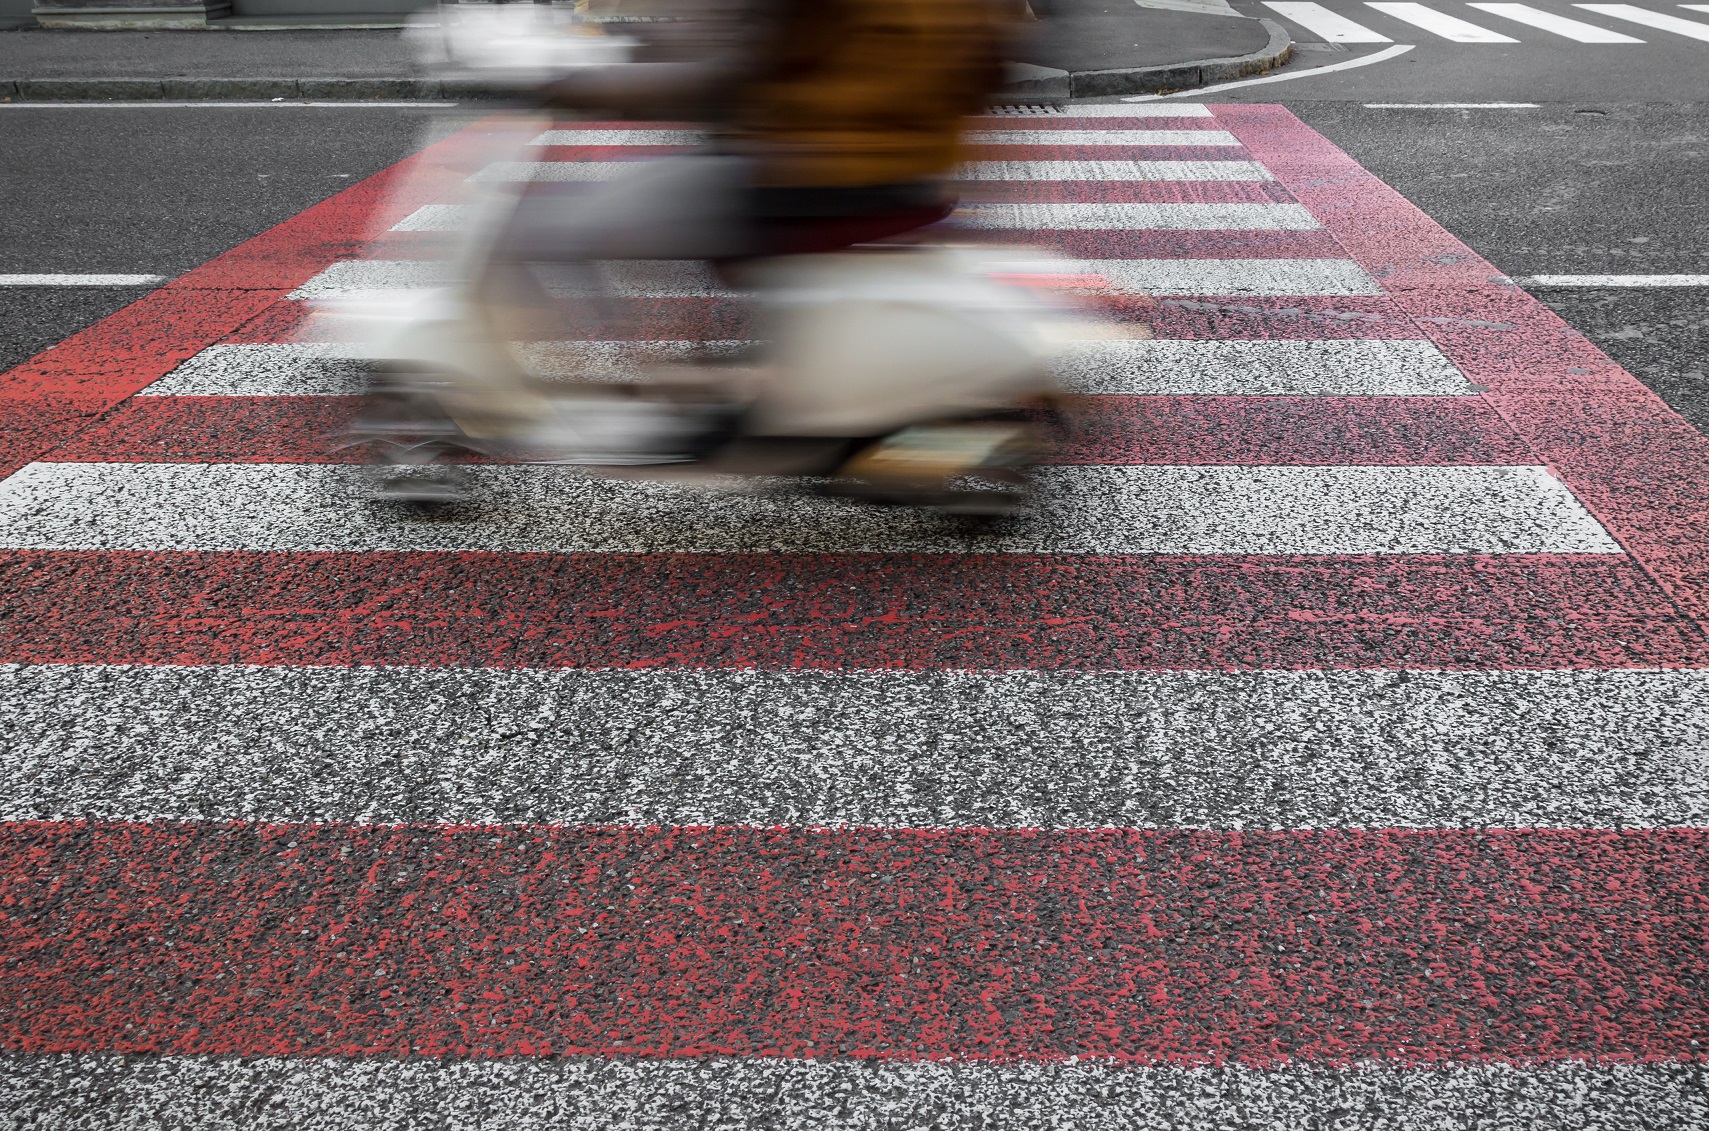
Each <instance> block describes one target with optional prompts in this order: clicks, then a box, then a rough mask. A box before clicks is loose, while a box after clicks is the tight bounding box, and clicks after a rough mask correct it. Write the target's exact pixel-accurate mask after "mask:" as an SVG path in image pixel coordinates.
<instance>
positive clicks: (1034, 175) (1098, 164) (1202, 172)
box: [959, 161, 1276, 181]
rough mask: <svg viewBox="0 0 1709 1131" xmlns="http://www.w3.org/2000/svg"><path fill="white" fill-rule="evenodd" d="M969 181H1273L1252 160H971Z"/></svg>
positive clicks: (965, 172)
mask: <svg viewBox="0 0 1709 1131" xmlns="http://www.w3.org/2000/svg"><path fill="white" fill-rule="evenodd" d="M959 175H960V176H961V177H962V178H964V179H965V180H970V181H1273V180H1275V179H1276V178H1275V177H1274V176H1272V175H1271V173H1270V170H1268V169H1266V168H1264V166H1262V165H1260V164H1259V163H1258V162H1256V161H972V162H969V163H968V164H966V165H963V166H962V167H961V170H960V173H959Z"/></svg>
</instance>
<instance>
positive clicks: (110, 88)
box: [0, 0, 1292, 101]
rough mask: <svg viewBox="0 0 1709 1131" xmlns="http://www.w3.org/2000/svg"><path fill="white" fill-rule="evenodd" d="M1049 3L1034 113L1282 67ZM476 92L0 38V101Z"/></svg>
mask: <svg viewBox="0 0 1709 1131" xmlns="http://www.w3.org/2000/svg"><path fill="white" fill-rule="evenodd" d="M1155 2H1157V3H1163V4H1167V5H1169V7H1168V8H1150V7H1147V8H1142V7H1140V6H1138V5H1137V4H1135V3H1133V2H1132V0H1049V3H1048V5H1047V4H1046V3H1042V2H1041V3H1037V4H1035V8H1038V9H1040V10H1041V11H1045V12H1047V13H1048V17H1047V18H1046V19H1044V20H1042V21H1041V22H1040V23H1039V24H1038V25H1036V26H1037V28H1038V32H1037V34H1036V35H1035V36H1034V37H1033V38H1032V40H1031V42H1029V43H1027V44H1026V45H1025V46H1024V47H1023V48H1022V49H1021V51H1020V52H1019V53H1018V54H1019V55H1020V60H1019V61H1020V63H1021V64H1022V66H1020V67H1017V68H1016V78H1017V80H1018V81H1017V82H1016V83H1015V85H1014V89H1013V90H1012V91H1011V93H1012V94H1013V95H1015V96H1017V97H1026V98H1029V99H1036V100H1039V101H1061V100H1063V99H1066V98H1070V97H1074V98H1087V97H1108V96H1111V95H1120V94H1143V93H1153V92H1156V91H1161V90H1179V89H1186V88H1191V87H1194V86H1200V85H1204V84H1206V83H1211V82H1219V81H1224V80H1227V79H1231V78H1237V77H1240V76H1241V75H1246V74H1254V73H1257V72H1259V71H1262V70H1267V69H1269V68H1270V67H1274V66H1277V65H1279V64H1280V63H1281V62H1283V61H1285V60H1286V58H1287V54H1288V52H1289V51H1290V50H1291V47H1292V45H1291V43H1290V42H1289V40H1288V37H1287V35H1286V33H1285V32H1283V31H1282V30H1281V29H1280V28H1279V27H1277V26H1276V25H1274V24H1270V23H1269V22H1268V21H1261V20H1253V19H1247V18H1245V17H1242V16H1231V15H1217V14H1209V13H1207V12H1205V11H1188V10H1178V9H1184V8H1202V7H1214V6H1216V5H1218V4H1219V3H1220V0H1155ZM476 93H479V92H478V91H474V90H471V89H469V88H466V87H452V86H451V85H449V84H443V83H440V82H438V81H436V80H431V79H422V78H418V77H417V76H416V75H415V73H414V70H413V67H412V66H411V63H410V59H409V55H408V52H407V51H406V50H405V49H404V46H403V43H402V41H401V39H400V37H399V34H398V33H397V32H396V31H389V30H355V29H337V30H331V29H329V30H309V29H301V30H289V31H265V32H250V33H244V34H239V33H230V32H224V33H222V32H217V31H109V32H86V31H42V30H20V31H10V32H0V101H13V100H25V101H32V100H33V101H41V100H61V99H75V100H82V99H91V100H106V99H201V98H241V99H248V98H317V99H371V98H440V97H456V96H468V95H471V94H476Z"/></svg>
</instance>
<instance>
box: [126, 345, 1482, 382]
mask: <svg viewBox="0 0 1709 1131" xmlns="http://www.w3.org/2000/svg"><path fill="white" fill-rule="evenodd" d="M747 344H748V343H746V342H739V341H713V342H686V341H662V342H529V343H523V344H521V345H520V346H519V347H518V353H519V355H520V356H521V358H522V359H523V361H524V363H525V364H526V365H527V367H528V368H529V369H530V370H531V371H532V372H534V373H537V374H539V375H540V376H542V377H548V378H552V377H556V378H571V377H575V378H580V379H591V380H607V381H632V380H638V379H640V377H641V376H642V367H643V366H645V365H647V364H650V363H657V362H670V361H682V360H686V359H688V358H689V357H691V356H693V355H695V354H696V353H706V354H710V355H712V356H729V355H730V354H732V353H734V352H736V351H737V350H740V349H741V348H743V347H744V346H746V345H747ZM350 351H351V347H349V346H334V345H309V344H301V343H291V344H279V345H219V346H210V347H208V348H207V349H205V350H203V351H202V352H201V353H199V354H197V355H195V356H194V357H192V358H190V359H189V360H188V361H186V362H185V363H184V364H183V365H180V366H179V367H178V368H177V369H175V370H173V371H172V372H171V373H168V374H167V375H166V376H165V377H162V378H161V379H160V380H158V381H156V382H154V383H153V384H152V385H149V386H148V387H147V388H145V389H143V390H142V391H141V393H140V394H138V395H140V396H145V397H146V396H221V397H280V396H299V397H301V396H352V395H355V394H358V393H361V392H362V391H363V388H364V382H365V376H364V374H365V368H364V366H363V365H362V364H360V363H359V362H356V361H354V360H351V356H352V355H351V352H350ZM1056 370H1057V376H1058V378H1059V380H1061V381H1062V383H1063V385H1064V386H1065V387H1066V388H1067V390H1068V391H1070V392H1075V393H1090V394H1112V393H1113V394H1126V395H1137V396H1161V395H1174V394H1183V395H1186V394H1202V395H1223V394H1228V395H1245V396H1267V395H1286V396H1324V395H1362V396H1456V395H1466V394H1469V393H1473V392H1475V391H1476V390H1475V388H1474V387H1473V385H1472V384H1471V382H1469V381H1468V380H1466V378H1465V377H1464V376H1463V375H1462V374H1461V373H1460V371H1459V370H1457V369H1455V368H1454V366H1453V365H1452V364H1451V363H1450V362H1449V361H1448V359H1447V358H1446V357H1444V356H1443V355H1442V353H1441V351H1440V350H1438V349H1437V348H1436V347H1435V346H1434V345H1432V344H1431V343H1429V342H1424V341H1364V340H1360V339H1356V338H1349V339H1327V340H1324V341H1288V340H1268V341H1264V340H1261V341H1239V340H1229V341H1184V340H1174V339H1160V340H1155V341H1151V340H1138V341H1089V342H1079V343H1076V344H1074V345H1073V346H1070V347H1068V348H1067V349H1066V350H1065V351H1064V353H1063V355H1062V356H1061V357H1060V358H1059V359H1058V361H1057V364H1056Z"/></svg>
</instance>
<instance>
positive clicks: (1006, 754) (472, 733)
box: [0, 664, 1709, 829]
mask: <svg viewBox="0 0 1709 1131" xmlns="http://www.w3.org/2000/svg"><path fill="white" fill-rule="evenodd" d="M0 703H4V704H6V711H5V718H4V720H3V721H0V735H3V736H4V741H3V742H0V776H4V777H5V779H6V780H7V781H8V782H9V783H11V784H10V785H9V787H8V788H7V790H6V791H5V792H4V794H0V820H7V821H27V820H67V819H76V818H84V817H97V818H105V819H109V820H114V819H116V820H128V821H177V820H217V821H235V820H244V821H267V822H275V821H277V822H297V821H306V822H317V823H321V822H325V823H337V824H348V823H369V822H381V823H393V822H398V823H420V824H490V823H507V824H541V825H545V824H550V825H614V824H615V825H725V826H730V825H736V826H749V827H753V826H759V827H774V826H780V825H787V826H794V827H801V826H808V827H826V826H830V827H837V826H851V825H852V826H866V827H873V826H883V827H887V828H944V827H969V826H971V827H984V828H1082V829H1083V828H1112V827H1114V828H1183V827H1185V828H1215V829H1228V828H1246V829H1254V828H1271V829H1306V828H1309V829H1321V828H1378V829H1386V828H1436V829H1440V828H1486V827H1498V828H1515V827H1519V828H1550V827H1552V828H1656V827H1669V826H1673V827H1677V826H1691V827H1702V826H1704V825H1706V824H1709V763H1705V761H1704V760H1703V758H1702V757H1701V756H1700V754H1699V752H1700V751H1702V750H1703V749H1705V748H1709V672H1703V671H1515V672H1431V671H1421V672H1407V673H1400V672H1393V671H1297V672H1290V671H1254V672H1239V673H1230V672H1186V671H1173V672H1035V671H1015V672H956V671H951V672H908V671H885V672H853V671H851V672H824V671H740V670H710V671H651V672H643V671H598V670H541V669H534V670H529V669H522V670H515V669H511V670H506V669H496V668H473V669H470V668H391V667H367V668H361V667H358V668H348V667H243V666H235V665H233V666H223V665H222V666H209V667H180V666H173V665H168V666H159V667H154V666H141V665H138V666H108V665H93V664H92V665H80V664H67V665H57V664H55V665H33V664H31V665H25V664H14V665H0ZM429 766H430V767H431V772H423V769H424V767H429Z"/></svg>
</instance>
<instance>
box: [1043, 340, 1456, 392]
mask: <svg viewBox="0 0 1709 1131" xmlns="http://www.w3.org/2000/svg"><path fill="white" fill-rule="evenodd" d="M1056 368H1057V373H1058V375H1059V377H1060V379H1061V380H1062V381H1063V383H1064V384H1065V385H1066V386H1067V387H1068V388H1069V389H1071V390H1072V391H1074V392H1079V393H1094V394H1099V393H1102V394H1111V393H1113V394H1126V395H1130V396H1166V395H1237V396H1267V395H1268V396H1276V395H1280V396H1336V395H1357V396H1464V395H1466V394H1469V393H1473V392H1475V391H1476V390H1475V387H1474V386H1473V385H1472V383H1471V382H1470V381H1468V380H1467V379H1466V378H1465V376H1464V375H1463V374H1462V373H1461V372H1460V371H1459V370H1458V369H1456V368H1454V366H1453V364H1452V363H1451V362H1449V360H1448V359H1447V358H1446V357H1444V356H1443V355H1442V352H1441V351H1440V350H1438V349H1437V348H1436V347H1435V346H1434V345H1432V344H1431V343H1429V342H1423V341H1393V342H1389V341H1362V340H1359V339H1356V338H1349V339H1345V340H1340V339H1328V340H1324V341H1280V340H1273V341H1234V340H1228V341H1185V340H1177V339H1157V340H1152V341H1144V340H1141V341H1113V342H1082V343H1079V344H1077V345H1075V346H1072V347H1070V348H1069V349H1068V351H1067V352H1066V353H1065V355H1064V356H1063V357H1062V358H1061V359H1060V360H1059V361H1058V363H1057V367H1056Z"/></svg>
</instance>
